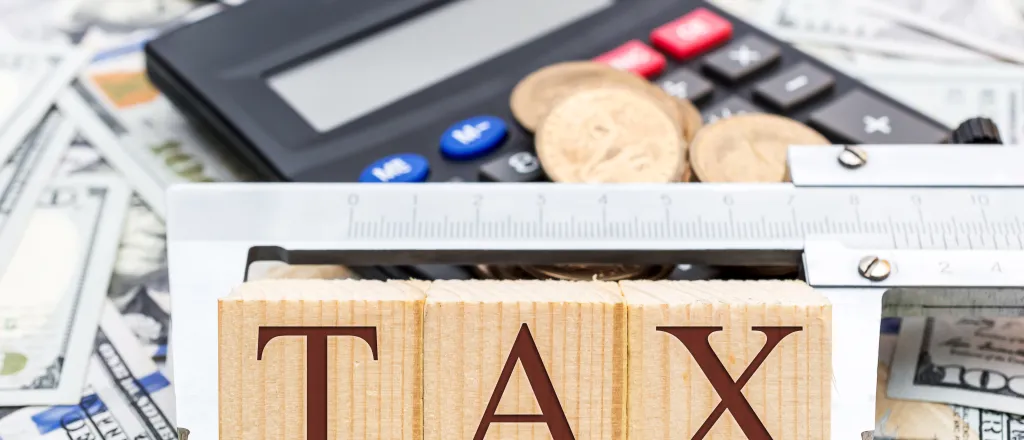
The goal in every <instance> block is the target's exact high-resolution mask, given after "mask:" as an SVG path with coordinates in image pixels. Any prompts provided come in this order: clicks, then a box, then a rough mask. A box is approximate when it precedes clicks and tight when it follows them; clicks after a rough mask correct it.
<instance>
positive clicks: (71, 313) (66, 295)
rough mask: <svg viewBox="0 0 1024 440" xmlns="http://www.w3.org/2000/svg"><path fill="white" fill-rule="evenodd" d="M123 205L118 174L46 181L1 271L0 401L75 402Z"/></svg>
mask: <svg viewBox="0 0 1024 440" xmlns="http://www.w3.org/2000/svg"><path fill="white" fill-rule="evenodd" d="M127 206H128V189H127V187H126V186H125V185H124V184H123V183H122V182H121V181H120V180H119V179H115V178H90V179H84V178H78V179H64V180H60V181H56V182H54V183H51V184H50V186H49V188H48V190H47V192H46V193H45V194H44V197H42V199H41V200H40V202H39V204H38V206H37V207H36V209H35V211H34V212H33V216H32V221H31V223H30V225H29V227H28V228H27V229H26V231H25V234H24V237H23V239H22V240H21V242H20V243H19V245H18V247H17V249H16V250H15V251H14V254H15V256H14V258H13V259H12V261H11V264H10V265H9V266H8V268H7V271H6V272H5V273H4V274H3V275H2V277H0V329H3V331H2V332H0V406H10V405H50V404H69V403H74V402H76V401H77V400H78V397H77V396H78V393H79V392H80V391H81V389H82V384H83V380H84V378H85V373H86V367H87V362H88V359H89V346H90V341H91V340H92V338H93V335H94V334H95V332H96V325H97V323H98V320H99V317H100V316H99V311H100V307H101V305H102V304H103V300H104V298H105V293H106V291H107V288H108V286H109V282H110V273H111V270H112V269H113V266H114V257H115V253H116V250H117V239H118V237H119V235H120V232H121V227H122V219H124V215H125V212H126V210H127ZM0 438H2V436H0Z"/></svg>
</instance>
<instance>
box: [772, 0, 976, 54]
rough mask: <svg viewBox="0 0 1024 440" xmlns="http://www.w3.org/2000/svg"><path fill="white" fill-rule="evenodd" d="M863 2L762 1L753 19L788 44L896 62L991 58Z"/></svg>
mask: <svg viewBox="0 0 1024 440" xmlns="http://www.w3.org/2000/svg"><path fill="white" fill-rule="evenodd" d="M862 1H863V0H764V1H762V2H761V5H760V10H759V13H758V14H757V15H756V17H753V18H754V20H755V21H756V23H757V24H758V25H759V26H760V27H761V28H763V29H764V30H766V31H768V32H770V33H771V34H772V35H774V36H776V37H778V38H781V39H783V40H786V41H789V42H793V43H812V44H829V45H839V46H845V47H849V48H852V49H855V50H861V51H868V52H874V53H880V54H887V55H895V56H899V57H902V58H916V59H928V60H936V61H944V62H963V61H974V62H977V61H979V60H991V58H990V57H987V56H985V55H983V54H980V53H977V52H975V51H972V50H969V49H966V48H963V47H959V46H956V45H954V44H950V43H949V42H947V41H944V40H942V39H939V38H936V37H933V36H931V35H927V34H924V33H922V32H918V31H916V30H913V29H910V28H907V27H904V26H900V25H899V24H898V23H896V22H895V21H893V20H890V19H886V18H880V17H876V16H872V15H868V14H865V13H864V12H863V11H862V10H861V8H860V7H859V4H860V3H861V2H862Z"/></svg>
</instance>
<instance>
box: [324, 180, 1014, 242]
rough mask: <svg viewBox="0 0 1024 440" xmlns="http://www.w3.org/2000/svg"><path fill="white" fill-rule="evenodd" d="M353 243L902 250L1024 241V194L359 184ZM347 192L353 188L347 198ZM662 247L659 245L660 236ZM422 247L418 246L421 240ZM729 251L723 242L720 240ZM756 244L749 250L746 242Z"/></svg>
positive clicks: (351, 210) (348, 229)
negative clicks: (839, 241)
mask: <svg viewBox="0 0 1024 440" xmlns="http://www.w3.org/2000/svg"><path fill="white" fill-rule="evenodd" d="M347 189H350V190H355V192H352V193H350V194H346V195H344V197H343V198H342V200H348V203H347V204H346V205H344V207H343V209H344V210H346V211H347V215H343V216H341V217H342V219H343V220H344V221H343V224H342V225H338V226H339V227H341V229H342V230H343V231H345V236H346V238H348V239H354V240H357V241H363V240H372V241H373V242H374V243H377V244H378V245H381V246H388V243H396V244H400V245H401V246H412V245H416V244H418V243H429V244H431V245H437V246H438V247H439V248H442V249H445V248H451V247H452V246H465V245H467V244H473V246H472V248H480V249H489V248H494V249H502V248H509V247H512V248H517V247H519V245H518V244H519V243H523V242H538V241H544V242H547V243H548V244H547V245H545V246H544V247H546V248H551V249H575V248H581V249H582V248H608V247H609V246H611V247H612V248H619V247H620V246H621V245H629V244H633V243H639V242H644V243H645V245H644V246H643V247H645V248H647V247H652V246H653V247H657V248H670V249H693V248H694V246H699V248H706V247H707V246H708V245H709V244H710V243H719V244H721V245H722V246H724V247H732V246H730V244H736V245H739V244H741V243H747V244H748V245H754V244H756V245H761V244H763V243H764V242H771V243H772V245H771V248H800V246H801V245H802V242H803V240H804V238H805V237H807V236H811V235H824V236H833V237H845V238H850V237H854V238H856V237H860V236H872V237H874V238H875V239H876V240H877V239H878V238H879V237H885V238H886V239H888V242H875V243H874V244H876V245H888V246H893V247H895V248H921V249H1024V242H1022V240H1021V236H1022V234H1024V223H1022V219H1024V190H1019V189H1012V188H971V189H958V188H905V189H897V188H884V189H882V188H801V187H795V186H792V185H786V184H778V185H676V186H666V185H656V186H655V185H649V186H648V185H616V186H607V185H605V186H596V185H557V186H552V185H547V184H534V185H527V184H513V185H490V186H488V187H487V188H486V191H480V190H481V189H482V188H476V187H475V186H474V185H429V186H428V185H419V186H415V187H411V188H410V187H401V188H400V187H395V186H387V187H384V186H374V187H366V186H363V187H352V186H349V187H347ZM337 196H342V194H337ZM652 243H660V245H659V244H652ZM417 247H418V246H417ZM712 247H714V248H718V247H719V246H712ZM744 247H745V248H749V247H748V246H744Z"/></svg>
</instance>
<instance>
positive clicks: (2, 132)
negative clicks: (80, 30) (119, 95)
mask: <svg viewBox="0 0 1024 440" xmlns="http://www.w3.org/2000/svg"><path fill="white" fill-rule="evenodd" d="M88 59H89V57H88V54H87V52H86V51H84V50H81V49H76V48H70V47H66V46H58V45H39V44H27V43H13V42H10V41H6V42H4V43H3V44H0V160H5V159H7V157H9V156H10V155H11V153H13V152H14V150H15V149H16V148H17V147H18V145H19V144H20V143H21V141H22V140H23V139H24V138H25V136H27V135H28V134H29V133H30V132H31V131H32V130H33V129H34V128H35V127H36V126H37V125H39V121H41V120H42V119H43V118H44V117H45V116H46V114H47V112H48V111H49V110H50V109H51V108H52V107H53V101H54V99H56V97H57V94H58V93H60V91H61V90H63V89H65V88H66V87H67V85H68V84H70V83H71V81H72V80H73V79H74V77H75V75H77V74H78V71H79V70H80V69H81V68H82V67H83V66H85V64H86V62H87V61H88ZM8 95H10V98H8V97H7V96H8ZM4 116H6V117H4Z"/></svg>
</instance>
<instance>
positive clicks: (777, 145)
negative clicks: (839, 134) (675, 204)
mask: <svg viewBox="0 0 1024 440" xmlns="http://www.w3.org/2000/svg"><path fill="white" fill-rule="evenodd" d="M831 144H832V143H831V142H829V140H828V139H825V137H824V136H822V135H821V134H820V133H818V132H816V131H814V130H812V129H811V128H810V127H808V126H806V125H804V124H801V123H800V122H797V121H794V120H792V119H789V118H784V117H782V116H776V115H769V114H762V113H746V114H742V115H737V116H732V117H729V118H725V119H720V120H718V121H717V122H715V123H713V124H711V125H708V126H706V127H704V128H702V129H701V130H700V132H699V133H697V137H696V138H695V139H694V140H693V143H691V144H690V164H691V166H693V172H694V173H695V174H696V175H697V178H698V179H700V180H701V182H783V181H785V180H786V176H787V173H786V150H787V149H788V148H789V146H790V145H831Z"/></svg>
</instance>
